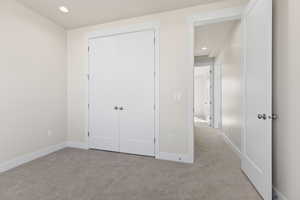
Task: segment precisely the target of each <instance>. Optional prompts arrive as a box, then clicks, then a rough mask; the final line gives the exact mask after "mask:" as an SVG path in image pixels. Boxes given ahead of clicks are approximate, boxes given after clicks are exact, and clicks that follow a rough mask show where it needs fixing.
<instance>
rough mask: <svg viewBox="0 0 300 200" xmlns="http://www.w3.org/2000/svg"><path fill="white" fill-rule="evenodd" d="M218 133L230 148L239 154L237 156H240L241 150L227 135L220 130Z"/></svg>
mask: <svg viewBox="0 0 300 200" xmlns="http://www.w3.org/2000/svg"><path fill="white" fill-rule="evenodd" d="M220 134H221V135H222V136H223V138H224V140H225V142H226V143H227V144H228V145H229V146H230V147H231V149H232V150H233V151H234V152H235V153H236V154H237V155H238V156H239V158H242V152H241V150H240V149H239V148H238V147H237V146H236V145H235V144H234V143H233V142H232V141H231V140H230V139H229V137H228V136H227V135H226V134H225V133H224V132H220Z"/></svg>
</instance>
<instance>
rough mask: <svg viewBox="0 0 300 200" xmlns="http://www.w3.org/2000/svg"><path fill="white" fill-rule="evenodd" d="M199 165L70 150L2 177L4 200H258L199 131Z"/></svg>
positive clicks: (218, 146)
mask: <svg viewBox="0 0 300 200" xmlns="http://www.w3.org/2000/svg"><path fill="white" fill-rule="evenodd" d="M195 130H196V159H195V163H194V164H193V165H192V164H182V163H176V162H169V161H162V160H155V159H153V158H150V157H141V156H134V155H127V154H119V153H112V152H105V151H87V150H79V149H71V148H67V149H64V150H61V151H58V152H56V153H53V154H51V155H49V156H46V157H43V158H41V159H38V160H35V161H33V162H30V163H28V164H25V165H22V166H20V167H18V168H15V169H13V170H10V171H8V172H5V173H3V174H1V175H0V199H1V200H2V199H3V200H134V199H136V200H260V197H259V196H258V194H257V193H256V191H255V190H254V189H253V187H252V186H251V184H250V183H249V182H248V180H247V178H246V177H245V176H244V175H243V173H242V172H241V170H240V161H239V159H238V157H237V156H236V154H235V153H234V152H233V151H231V149H230V147H229V146H228V145H227V144H226V143H225V142H224V141H223V138H222V136H221V135H219V134H218V132H217V131H216V130H214V129H210V128H200V127H196V129H195Z"/></svg>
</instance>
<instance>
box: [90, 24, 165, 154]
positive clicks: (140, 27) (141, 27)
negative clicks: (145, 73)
mask: <svg viewBox="0 0 300 200" xmlns="http://www.w3.org/2000/svg"><path fill="white" fill-rule="evenodd" d="M146 30H153V31H154V35H155V41H153V42H155V46H154V48H155V72H154V73H155V74H154V76H155V77H154V84H155V87H154V88H155V91H154V92H155V93H154V95H155V124H154V127H155V146H154V148H155V158H156V159H159V30H160V23H159V22H158V21H153V22H149V23H143V24H134V25H129V26H125V27H120V28H112V29H102V30H99V31H95V32H91V33H89V34H88V35H87V42H88V41H89V40H90V39H93V38H98V37H104V36H112V35H118V34H126V33H132V32H140V31H146ZM87 46H88V44H87ZM89 72H90V65H89V64H88V71H87V88H89V78H88V77H89ZM88 90H89V89H88ZM86 111H87V115H86V118H87V125H86V141H89V136H88V133H89V125H88V124H89V117H88V113H89V92H88V93H87V106H86ZM88 146H89V144H88Z"/></svg>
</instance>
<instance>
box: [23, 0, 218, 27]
mask: <svg viewBox="0 0 300 200" xmlns="http://www.w3.org/2000/svg"><path fill="white" fill-rule="evenodd" d="M18 1H19V2H21V3H23V4H24V5H26V6H28V7H30V8H32V9H33V10H35V11H37V12H39V13H40V14H42V15H44V16H46V17H48V18H50V19H51V20H53V21H54V22H56V23H58V24H60V25H62V26H64V27H65V28H69V29H70V28H77V27H81V26H86V25H94V24H99V23H105V22H110V21H115V20H119V19H125V18H131V17H137V16H142V15H147V14H152V13H157V12H163V11H168V10H174V9H180V8H185V7H190V6H195V5H198V4H207V3H211V2H217V1H222V0H18ZM59 6H66V7H67V8H68V9H69V10H70V12H69V13H68V14H63V13H61V12H60V11H59V10H58V7H59Z"/></svg>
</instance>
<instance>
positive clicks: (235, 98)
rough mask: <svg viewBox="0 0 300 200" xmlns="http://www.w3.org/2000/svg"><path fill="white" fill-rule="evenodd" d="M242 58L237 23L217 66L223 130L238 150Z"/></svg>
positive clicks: (217, 61)
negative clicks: (220, 88) (218, 67)
mask: <svg viewBox="0 0 300 200" xmlns="http://www.w3.org/2000/svg"><path fill="white" fill-rule="evenodd" d="M241 58H242V37H241V23H240V22H237V24H236V25H235V27H234V28H233V29H232V32H231V34H230V35H229V38H228V43H227V44H226V45H225V47H224V48H223V50H222V51H221V52H220V54H219V56H218V57H217V58H216V66H222V69H221V70H222V72H221V74H222V75H221V76H222V106H221V109H222V111H221V113H222V120H221V121H222V130H223V132H224V133H225V134H226V135H227V136H228V138H229V139H230V140H231V141H232V142H233V144H234V145H236V146H237V148H238V149H241V127H242V106H241V103H242V92H241Z"/></svg>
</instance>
